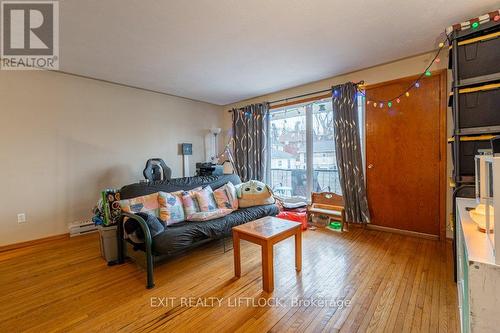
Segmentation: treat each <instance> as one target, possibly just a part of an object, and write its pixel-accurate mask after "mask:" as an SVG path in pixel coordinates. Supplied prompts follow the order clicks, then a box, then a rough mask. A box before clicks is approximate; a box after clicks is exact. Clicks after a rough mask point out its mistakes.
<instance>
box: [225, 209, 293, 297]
mask: <svg viewBox="0 0 500 333" xmlns="http://www.w3.org/2000/svg"><path fill="white" fill-rule="evenodd" d="M291 236H295V269H296V270H297V272H299V271H300V270H301V269H302V229H301V223H297V222H291V221H287V220H283V219H279V218H276V217H271V216H268V217H264V218H261V219H258V220H255V221H252V222H248V223H245V224H242V225H239V226H236V227H234V228H233V247H234V275H235V276H236V277H240V276H241V257H240V239H243V240H246V241H249V242H252V243H254V244H258V245H260V246H261V248H262V284H263V289H264V291H266V292H268V293H270V292H272V291H273V290H274V265H273V245H274V244H276V243H278V242H280V241H282V240H284V239H286V238H288V237H291Z"/></svg>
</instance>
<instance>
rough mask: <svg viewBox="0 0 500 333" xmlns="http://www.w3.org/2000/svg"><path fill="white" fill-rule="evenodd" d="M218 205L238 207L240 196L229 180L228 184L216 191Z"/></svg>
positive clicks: (227, 207) (220, 206)
mask: <svg viewBox="0 0 500 333" xmlns="http://www.w3.org/2000/svg"><path fill="white" fill-rule="evenodd" d="M214 197H215V201H216V202H217V207H219V208H223V209H234V210H236V209H238V198H237V196H236V187H234V185H233V183H231V182H228V183H227V184H226V185H224V186H222V187H220V188H218V189H216V190H215V191H214Z"/></svg>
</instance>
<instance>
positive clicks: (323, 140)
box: [270, 99, 342, 198]
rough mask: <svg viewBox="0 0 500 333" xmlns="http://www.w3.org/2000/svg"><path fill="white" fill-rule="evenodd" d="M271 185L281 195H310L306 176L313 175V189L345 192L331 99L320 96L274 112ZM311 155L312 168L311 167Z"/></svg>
mask: <svg viewBox="0 0 500 333" xmlns="http://www.w3.org/2000/svg"><path fill="white" fill-rule="evenodd" d="M308 113H312V119H311V117H309V119H311V120H309V121H311V122H312V124H311V126H310V128H311V130H312V133H311V135H310V136H309V137H310V139H309V140H311V141H312V154H308V152H307V138H308V135H307V134H308V133H307V128H308V126H307V121H308V120H307V119H308V117H307V116H306V114H308ZM270 140H271V142H270V148H271V149H270V152H271V180H270V183H271V186H272V188H273V191H274V192H275V193H276V194H278V195H280V196H282V197H291V196H300V197H306V198H307V197H309V195H310V193H309V191H308V185H307V180H308V178H309V177H312V191H315V192H321V191H329V192H335V193H338V194H342V190H341V187H340V182H339V176H338V168H337V160H336V157H335V133H334V128H333V111H332V103H331V100H330V99H324V100H318V101H315V102H312V103H309V104H305V105H298V106H293V107H288V108H283V109H278V110H273V111H272V112H271V119H270ZM308 158H310V159H312V170H308Z"/></svg>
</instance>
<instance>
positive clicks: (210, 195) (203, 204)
mask: <svg viewBox="0 0 500 333" xmlns="http://www.w3.org/2000/svg"><path fill="white" fill-rule="evenodd" d="M195 196H196V200H197V201H198V205H199V207H200V212H210V211H212V210H215V209H217V204H216V203H215V199H214V192H213V191H212V188H211V187H210V186H206V187H205V188H203V189H202V190H200V191H198V192H196V193H195Z"/></svg>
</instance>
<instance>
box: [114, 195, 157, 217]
mask: <svg viewBox="0 0 500 333" xmlns="http://www.w3.org/2000/svg"><path fill="white" fill-rule="evenodd" d="M120 207H121V208H122V210H123V211H124V212H127V213H150V214H152V215H154V216H156V217H159V216H160V205H159V203H158V193H153V194H148V195H143V196H141V197H137V198H132V199H126V200H120Z"/></svg>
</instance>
